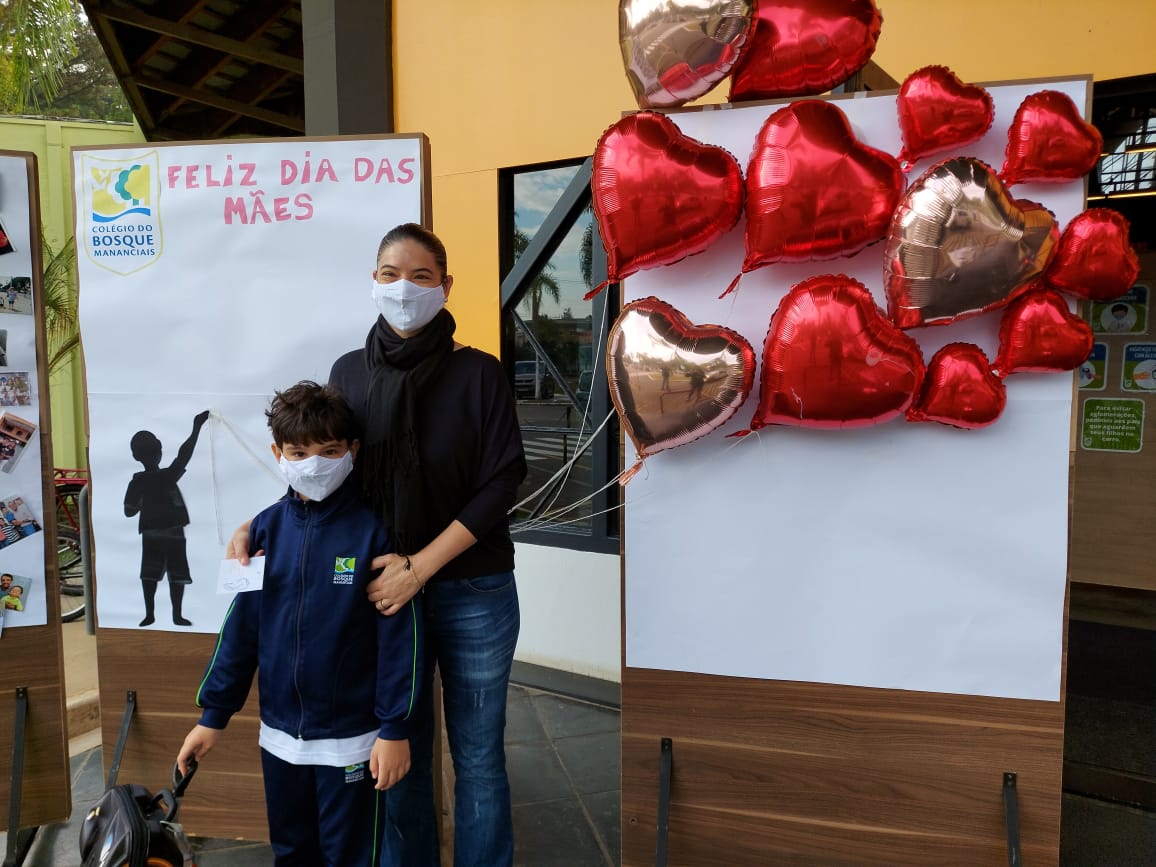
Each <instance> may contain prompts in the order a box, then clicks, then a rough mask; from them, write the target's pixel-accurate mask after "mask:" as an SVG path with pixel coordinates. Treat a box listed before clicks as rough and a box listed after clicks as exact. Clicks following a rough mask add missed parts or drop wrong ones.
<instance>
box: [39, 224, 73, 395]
mask: <svg viewBox="0 0 1156 867" xmlns="http://www.w3.org/2000/svg"><path fill="white" fill-rule="evenodd" d="M75 253H76V241H75V240H74V239H73V238H69V239H68V241H67V242H65V244H64V246H63V247H61V248H60V249H59V250H58V251H53V249H52V245H51V244H50V243H49V242H48V240H47V238H45V240H44V282H43V285H42V286H41V289H40V299H41V304H42V305H43V306H44V332H45V337H46V338H47V340H48V371H49V373H51V372H52V371H53V370H55V369H56V368H57V367H59V366H60V365H61V364H63V363H64V362H65V361H67V360H68V359H69V358H70V356H71V355H72V353H73V351H74V350H75V349H76V347H77V346H79V345H80V322H79V317H78V310H77V284H76V272H75V269H74V262H75Z"/></svg>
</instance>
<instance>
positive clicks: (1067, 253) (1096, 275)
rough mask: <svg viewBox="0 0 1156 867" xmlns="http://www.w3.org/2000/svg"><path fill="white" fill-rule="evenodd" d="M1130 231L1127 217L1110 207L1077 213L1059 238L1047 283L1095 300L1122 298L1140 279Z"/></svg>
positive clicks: (1045, 278)
mask: <svg viewBox="0 0 1156 867" xmlns="http://www.w3.org/2000/svg"><path fill="white" fill-rule="evenodd" d="M1128 229H1129V225H1128V221H1127V220H1126V219H1125V218H1124V215H1123V214H1121V213H1119V212H1117V211H1113V210H1111V209H1109V208H1092V209H1090V210H1087V211H1084V212H1083V213H1082V214H1077V215H1076V216H1075V217H1074V218H1073V219H1072V222H1070V223H1068V226H1067V228H1066V229H1064V234H1063V235H1061V236H1060V244H1059V247H1058V248H1057V249H1056V258H1055V259H1053V260H1052V264H1051V265H1049V266H1048V269H1047V270H1046V271H1045V272H1044V282H1045V283H1047V284H1048V286H1049V287H1050V288H1052V289H1059V290H1060V291H1062V292H1069V293H1071V294H1072V295H1075V296H1077V297H1079V298H1091V299H1092V300H1093V301H1108V300H1110V299H1112V298H1118V297H1119V296H1121V295H1123V294H1124V293H1125V292H1127V291H1128V290H1129V289H1131V288H1132V284H1133V283H1135V282H1136V278H1137V277H1139V276H1140V259H1139V258H1138V257H1137V256H1136V251H1135V250H1134V249H1132V245H1131V244H1129V243H1128Z"/></svg>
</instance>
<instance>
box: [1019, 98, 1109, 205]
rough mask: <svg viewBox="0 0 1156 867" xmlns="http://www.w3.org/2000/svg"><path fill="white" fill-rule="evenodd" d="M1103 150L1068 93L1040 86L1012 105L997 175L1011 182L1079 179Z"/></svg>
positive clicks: (1098, 136)
mask: <svg viewBox="0 0 1156 867" xmlns="http://www.w3.org/2000/svg"><path fill="white" fill-rule="evenodd" d="M1103 149H1104V139H1103V137H1102V136H1101V135H1100V131H1099V130H1098V129H1096V128H1095V127H1094V126H1092V125H1091V124H1090V123H1088V122H1087V121H1086V120H1084V115H1083V113H1082V112H1081V111H1080V110H1079V109H1078V108H1076V104H1075V103H1074V102H1072V98H1071V97H1070V96H1068V95H1067V94H1066V93H1060V92H1059V91H1058V90H1041V91H1040V92H1039V93H1033V94H1032V95H1031V96H1029V97H1028V98H1027V99H1025V100H1024V101H1023V102H1022V103H1020V107H1019V108H1018V109H1016V113H1015V117H1014V118H1013V119H1012V124H1011V126H1010V127H1008V131H1007V151H1006V152H1005V158H1004V163H1003V168H1002V169H1001V170H1000V173H999V175H1000V179H1001V180H1003V182H1004V183H1005V184H1007V185H1008V186H1011V185H1012V184H1018V183H1021V182H1023V181H1057V182H1062V181H1070V180H1074V179H1076V178H1082V177H1083V176H1084V175H1086V174H1087V173H1088V172H1090V171H1091V170H1092V169H1093V168H1095V166H1096V161H1097V160H1098V159H1099V158H1100V153H1101V152H1102V151H1103Z"/></svg>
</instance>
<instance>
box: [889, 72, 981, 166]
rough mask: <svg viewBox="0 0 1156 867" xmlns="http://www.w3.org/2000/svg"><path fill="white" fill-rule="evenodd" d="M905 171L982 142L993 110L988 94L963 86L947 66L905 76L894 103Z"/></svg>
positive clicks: (901, 159) (974, 86)
mask: <svg viewBox="0 0 1156 867" xmlns="http://www.w3.org/2000/svg"><path fill="white" fill-rule="evenodd" d="M896 109H897V111H898V112H899V129H900V131H901V132H902V133H903V150H902V151H900V153H899V162H900V163H903V164H904V166H903V168H904V169H909V168H910V167H911V163H913V162H915V161H916V160H918V159H922V158H923V157H925V156H928V155H930V154H934V153H939V152H940V151H945V150H951V149H952V148H957V147H959V146H960V145H965V144H968V143H970V142H973V141H978V140H979V139H981V138H983V135H984V133H986V132H987V131H988V130H989V129H991V122H992V118H993V117H995V109H994V106H993V104H992V101H991V94H990V93H988V92H987V91H986V90H984V89H983V88H982V87H979V86H978V85H974V84H964V83H963V82H962V81H960V80H959V78H958V77H956V74H955V73H954V72H952V71H951V70H950V69H948V68H947V67H946V66H925V67H923V69H918V70H916V71H915V72H913V73H911V75H909V76H907V78H906V80H905V81H904V82H903V86H902V87H901V88H899V98H898V100H897V102H896Z"/></svg>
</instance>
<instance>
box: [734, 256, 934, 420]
mask: <svg viewBox="0 0 1156 867" xmlns="http://www.w3.org/2000/svg"><path fill="white" fill-rule="evenodd" d="M923 370H924V369H923V354H922V353H921V352H920V350H919V344H917V343H916V342H915V341H914V340H912V339H911V338H910V337H908V336H907V335H906V334H904V333H903V332H902V331H900V330H899V329H898V328H896V327H895V326H894V325H892V324H891V323H890V322H888V321H887V320H886V319H885V318H884V317H883V311H882V310H880V309H879V308H878V307H877V306H876V304H875V301H874V299H873V298H872V297H871V293H870V292H868V291H867V288H866V287H865V286H864V285H863V284H862V283H859V282H858V281H856V280H853V279H851V278H850V277H847V276H844V275H842V274H839V275H834V274H823V275H820V276H818V277H811V278H810V279H809V280H804V281H803V282H802V283H799V284H798V285H796V286H794V287H793V288H792V289H791V291H790V292H788V293H787V295H786V297H785V298H784V299H783V301H782V303H781V304H780V305H779V309H778V310H776V311H775V314H774V316H773V317H771V327H770V330H769V331H768V332H767V340H766V344H765V345H764V347H763V378H762V386H761V391H760V396H759V408H758V409H757V410H756V411H755V417H754V419H753V420H752V421H751V428H752V429H753V430H757V429H759V428H761V427H765V426H766V425H769V424H789V425H801V426H803V427H814V428H852V427H865V426H867V425H873V424H879V423H880V422H885V421H888V420H890V419H893V418H895V417H896V416H898V415H901V414H902V413H903V412H904V411H905V410H906V409H907V408H908V407H909V406H910V405H911V402H912V400H913V399H914V397H915V395H916V393H917V392H918V391H919V386H920V383H921V382H922V381H923Z"/></svg>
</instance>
